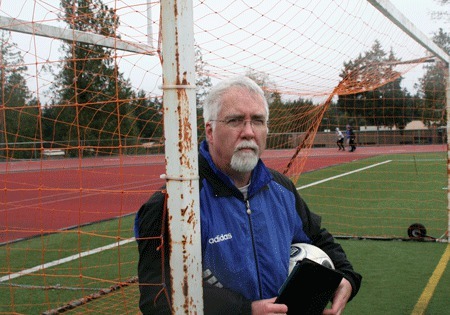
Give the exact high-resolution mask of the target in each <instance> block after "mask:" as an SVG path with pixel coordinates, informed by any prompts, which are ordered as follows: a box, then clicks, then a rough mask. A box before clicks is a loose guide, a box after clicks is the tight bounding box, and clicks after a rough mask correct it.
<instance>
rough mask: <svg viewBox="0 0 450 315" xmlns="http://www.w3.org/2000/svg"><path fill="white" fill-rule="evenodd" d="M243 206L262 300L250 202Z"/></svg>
mask: <svg viewBox="0 0 450 315" xmlns="http://www.w3.org/2000/svg"><path fill="white" fill-rule="evenodd" d="M245 204H246V206H247V215H248V221H249V223H250V236H251V238H252V247H253V256H254V259H255V267H256V275H257V277H258V290H259V298H260V299H262V286H261V278H260V276H259V264H258V257H257V254H256V246H255V237H254V235H253V224H252V216H251V214H252V210H251V209H250V201H249V200H248V199H247V200H246V201H245Z"/></svg>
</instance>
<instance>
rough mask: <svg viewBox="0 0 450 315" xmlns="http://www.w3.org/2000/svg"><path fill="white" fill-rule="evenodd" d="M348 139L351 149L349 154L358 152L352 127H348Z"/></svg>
mask: <svg viewBox="0 0 450 315" xmlns="http://www.w3.org/2000/svg"><path fill="white" fill-rule="evenodd" d="M346 134H347V138H348V145H349V147H350V149H349V150H348V151H349V152H353V151H355V150H356V144H355V140H356V137H355V132H354V131H353V128H352V126H350V125H347V132H346Z"/></svg>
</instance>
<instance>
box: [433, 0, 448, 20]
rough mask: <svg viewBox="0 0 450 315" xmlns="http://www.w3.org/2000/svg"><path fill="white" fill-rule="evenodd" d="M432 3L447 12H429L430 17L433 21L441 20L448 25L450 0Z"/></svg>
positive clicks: (439, 0) (437, 0) (438, 0)
mask: <svg viewBox="0 0 450 315" xmlns="http://www.w3.org/2000/svg"><path fill="white" fill-rule="evenodd" d="M434 2H436V3H437V4H439V5H441V6H442V7H447V10H446V9H444V10H443V11H440V10H436V11H433V12H431V17H432V18H433V19H436V20H442V21H444V22H446V23H449V21H450V19H449V15H450V12H449V10H448V8H449V5H450V0H435V1H434Z"/></svg>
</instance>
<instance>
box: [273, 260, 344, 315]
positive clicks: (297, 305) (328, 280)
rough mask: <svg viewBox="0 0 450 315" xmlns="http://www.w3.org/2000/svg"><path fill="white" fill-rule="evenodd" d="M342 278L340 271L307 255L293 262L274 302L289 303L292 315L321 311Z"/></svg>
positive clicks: (311, 314)
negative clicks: (290, 270) (295, 262)
mask: <svg viewBox="0 0 450 315" xmlns="http://www.w3.org/2000/svg"><path fill="white" fill-rule="evenodd" d="M342 278H343V275H342V274H341V273H340V272H338V271H336V270H333V269H330V268H327V267H325V266H322V265H321V264H319V263H316V262H315V261H312V260H310V259H308V258H305V259H303V260H300V261H299V262H297V264H296V265H295V266H294V268H293V269H292V272H291V273H290V274H289V276H288V278H287V279H286V281H285V282H284V283H283V285H282V286H281V288H280V290H279V295H278V297H277V299H276V300H275V303H280V304H286V305H287V307H288V314H290V315H294V314H295V315H298V314H307V315H316V314H317V315H321V314H322V312H323V310H324V309H325V307H326V306H327V304H328V302H330V301H331V299H332V297H333V295H334V292H335V291H336V289H337V287H338V286H339V283H341V280H342Z"/></svg>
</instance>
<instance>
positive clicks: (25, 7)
mask: <svg viewBox="0 0 450 315" xmlns="http://www.w3.org/2000/svg"><path fill="white" fill-rule="evenodd" d="M215 1H217V0H207V1H202V2H203V3H204V4H205V5H206V6H207V5H212V4H213V3H214V2H215ZM327 1H328V0H320V2H316V0H314V1H312V2H311V3H317V6H319V5H324V4H325V5H326V3H327ZM103 2H104V3H105V4H108V5H109V6H110V7H114V6H115V5H118V6H124V4H127V5H130V6H129V10H128V11H125V10H121V11H120V13H121V19H123V21H125V20H126V19H127V18H128V19H130V17H131V22H129V23H130V25H133V27H134V26H136V28H129V29H127V28H126V25H127V23H123V26H124V31H123V35H124V37H126V36H127V35H128V34H134V33H133V32H134V31H136V30H138V31H139V32H141V33H140V34H137V35H133V37H131V38H132V39H133V40H138V41H141V42H144V43H145V42H146V40H145V34H144V31H145V27H144V26H143V25H144V22H145V14H144V13H143V12H145V1H144V0H103ZM196 2H198V1H196V0H195V1H194V5H195V3H196ZM233 2H234V1H230V4H231V3H233ZM245 2H246V3H247V4H249V3H253V5H255V6H256V5H257V4H258V5H259V4H260V3H259V1H256V0H255V1H253V0H246V1H245ZM355 2H356V1H355ZM390 2H391V3H392V4H393V5H394V6H395V7H396V8H397V9H399V10H400V11H401V12H402V13H403V14H404V15H405V16H406V17H407V18H408V19H410V20H411V22H412V23H413V24H414V25H415V26H416V27H417V28H418V29H419V30H421V31H422V32H423V33H424V34H425V35H426V36H428V37H431V36H432V33H433V32H437V30H438V29H439V27H441V28H443V29H444V30H448V29H449V28H450V21H443V20H433V19H432V18H431V12H432V11H433V10H438V11H439V10H440V11H443V10H444V8H443V7H442V6H439V5H438V4H437V2H436V1H435V0H390ZM12 3H14V5H12ZM34 3H35V4H37V5H34ZM223 3H225V4H226V3H227V2H226V1H225V2H223ZM265 3H269V5H270V4H271V3H276V1H274V2H271V1H265ZM305 3H307V2H305ZM350 3H351V2H350ZM133 4H135V6H133ZM230 6H231V5H230ZM58 7H59V0H36V2H33V1H32V0H3V1H1V0H0V15H6V16H9V17H17V18H20V19H24V20H31V19H33V18H34V19H37V20H38V21H45V23H48V24H52V25H55V24H57V23H60V22H58V19H57V16H56V14H54V13H51V11H54V12H56V11H57V9H58ZM42 8H43V9H44V10H47V11H48V12H50V13H45V14H39V10H40V9H42ZM449 8H450V4H447V11H449ZM233 10H235V9H234V8H233ZM323 12H325V11H323ZM153 14H154V15H156V16H158V14H159V12H153ZM286 14H289V12H287V13H286ZM228 16H234V15H233V14H231V15H228ZM236 17H237V18H239V16H236ZM318 18H322V16H319V17H318ZM215 19H220V17H219V18H217V17H215ZM231 22H233V20H231ZM201 23H202V22H201V21H200V22H199V24H200V25H201ZM208 23H209V22H206V24H207V27H211V24H208ZM249 26H253V25H249ZM261 29H263V28H261ZM264 31H265V32H270V30H264ZM154 32H155V30H154ZM257 35H258V36H256V37H259V34H257ZM274 35H276V34H274ZM359 36H361V35H359ZM363 36H364V35H363ZM124 39H126V38H124ZM251 40H253V38H252V39H251ZM306 44H308V43H306ZM34 46H36V47H38V48H39V49H40V50H41V51H42V50H43V48H47V47H48V48H50V47H51V48H52V53H53V52H56V51H58V48H59V46H60V43H59V42H58V41H51V40H48V39H43V38H39V39H38V40H37V41H36V42H33V41H30V40H29V36H28V39H26V40H25V45H24V47H25V48H24V51H25V52H28V51H30V52H31V51H33V49H34ZM234 47H237V46H229V47H225V48H224V52H223V54H224V56H226V52H225V50H227V49H228V50H230V49H233V48H234ZM241 47H245V46H241ZM286 47H288V44H286ZM303 47H304V45H303V46H300V47H298V49H300V50H301V49H302V48H303ZM326 47H327V46H326V45H323V46H321V48H326ZM386 48H387V49H389V47H386ZM210 51H211V52H213V54H210V55H212V57H216V56H214V49H210ZM240 53H241V54H242V51H241V52H240ZM299 54H301V53H299ZM316 54H318V53H316ZM30 55H31V56H32V53H30ZM301 56H303V55H301ZM349 56H350V55H349ZM221 57H222V56H220V55H217V59H220V58H221ZM245 57H246V56H245ZM52 58H53V57H52V55H51V54H50V53H48V54H46V53H45V52H44V53H42V54H40V56H39V59H38V60H37V61H38V62H44V61H45V60H51V59H52ZM222 58H223V57H222ZM242 58H243V57H242ZM328 58H332V56H331V55H330V56H329V57H328ZM155 59H156V62H155ZM275 60H276V59H275ZM313 61H314V60H313ZM320 61H321V62H326V61H325V60H323V61H322V60H320ZM35 62H36V60H35V59H33V58H31V60H30V68H32V67H31V65H32V64H33V63H35ZM121 62H122V64H121V65H120V66H121V70H123V71H124V75H125V77H130V78H132V81H133V84H134V85H135V86H136V87H138V88H145V89H146V90H150V91H156V90H158V89H159V86H160V82H151V79H149V78H150V77H151V76H153V75H154V74H155V73H157V72H158V71H159V69H157V68H158V67H160V65H159V61H158V60H157V58H155V57H153V58H150V60H149V58H148V56H134V57H133V58H124V59H123V60H122V61H121ZM217 62H218V65H220V60H219V61H217ZM258 62H259V63H258V64H257V66H258V67H259V66H260V65H261V64H262V63H261V60H259V61H258ZM232 65H233V67H235V68H236V69H239V67H241V66H242V65H245V64H244V63H239V62H238V63H236V64H232ZM340 65H342V63H341V64H340ZM223 67H225V68H226V67H227V65H225V66H223ZM272 67H273V64H272ZM292 69H294V70H293V71H295V69H296V68H292ZM299 69H300V68H299ZM274 70H275V71H276V70H278V69H274ZM317 70H318V71H320V70H319V69H317ZM32 71H34V72H35V74H34V75H36V73H38V74H37V75H38V76H42V77H41V79H40V84H43V85H44V88H43V89H41V90H42V91H45V89H46V87H48V86H49V85H50V84H51V80H52V79H51V78H48V82H46V76H45V74H44V72H43V71H41V70H32ZM216 71H218V72H219V73H220V71H221V68H220V66H218V68H217V70H216ZM234 71H238V70H234ZM275 71H274V72H275ZM310 71H311V73H313V74H314V71H315V70H314V69H312V70H310ZM417 71H418V72H420V69H418V70H417ZM141 73H142V74H141ZM410 75H411V76H417V75H418V74H415V73H414V72H412V73H411V74H410ZM280 77H282V74H280ZM330 77H332V76H330V75H328V76H327V75H324V76H323V77H322V80H323V79H324V78H330ZM297 82H298V81H297ZM304 82H309V79H305V80H304ZM333 84H334V83H330V85H333ZM32 90H34V88H33V87H32ZM156 93H158V92H156ZM41 96H43V93H41Z"/></svg>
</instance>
